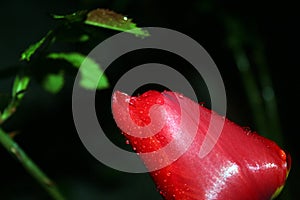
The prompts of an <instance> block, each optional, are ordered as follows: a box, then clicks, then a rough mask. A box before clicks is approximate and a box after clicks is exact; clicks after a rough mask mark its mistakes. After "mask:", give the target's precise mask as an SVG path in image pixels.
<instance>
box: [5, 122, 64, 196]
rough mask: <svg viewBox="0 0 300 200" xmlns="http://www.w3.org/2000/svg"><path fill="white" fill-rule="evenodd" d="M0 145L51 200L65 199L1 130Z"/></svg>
mask: <svg viewBox="0 0 300 200" xmlns="http://www.w3.org/2000/svg"><path fill="white" fill-rule="evenodd" d="M0 143H1V144H2V145H3V146H4V147H5V149H6V150H7V151H8V152H9V153H10V154H12V155H13V156H14V157H15V158H16V159H17V160H18V161H20V163H21V164H22V165H23V167H24V168H25V169H26V170H27V172H28V173H29V174H31V175H32V176H33V177H34V178H35V179H36V180H37V181H38V182H39V184H40V185H41V186H42V187H43V188H44V189H45V190H46V191H47V192H48V193H49V195H50V196H52V198H53V199H55V200H64V199H65V198H64V197H63V195H62V194H61V193H60V192H59V190H58V188H57V187H56V186H55V184H54V182H53V181H52V180H51V179H49V178H48V177H47V175H46V174H45V173H44V172H43V171H42V170H41V169H40V168H39V167H38V166H37V165H36V164H35V163H34V162H33V161H32V160H31V159H30V158H29V157H28V156H27V155H26V153H25V152H24V151H23V150H22V149H21V148H20V147H19V145H18V144H17V143H16V142H15V141H13V139H12V138H11V137H9V136H8V134H7V133H5V132H4V131H3V130H2V129H1V128H0Z"/></svg>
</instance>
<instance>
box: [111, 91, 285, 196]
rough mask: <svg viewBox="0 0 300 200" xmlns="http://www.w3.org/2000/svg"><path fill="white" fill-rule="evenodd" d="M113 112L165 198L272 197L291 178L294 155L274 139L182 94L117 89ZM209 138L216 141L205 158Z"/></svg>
mask: <svg viewBox="0 0 300 200" xmlns="http://www.w3.org/2000/svg"><path fill="white" fill-rule="evenodd" d="M112 111H113V115H114V119H115V121H116V123H117V125H118V126H119V128H120V129H121V130H122V131H123V132H124V135H125V137H126V138H127V139H128V141H129V143H130V144H131V145H132V147H133V149H134V150H135V151H136V152H137V153H139V155H140V156H141V158H142V160H143V161H144V163H145V165H146V166H147V168H148V169H149V171H150V174H151V176H152V177H153V179H154V181H155V183H156V185H157V188H158V190H159V192H160V194H161V195H162V196H163V197H164V198H165V199H180V200H185V199H195V200H212V199H216V200H228V199H231V200H235V199H236V200H241V199H243V200H246V199H249V200H267V199H271V198H272V197H274V195H275V194H278V193H279V192H280V190H281V189H282V188H283V185H284V183H285V181H286V177H287V175H288V171H289V170H290V165H291V159H290V156H289V155H286V154H285V152H284V151H283V150H282V149H280V148H279V147H278V146H277V145H276V144H275V143H274V142H273V141H271V140H269V139H267V138H264V137H262V136H260V135H258V134H256V133H253V132H251V131H249V130H245V129H243V128H242V127H240V126H238V125H236V124H235V123H233V122H231V121H229V120H227V119H225V118H224V117H222V116H220V115H218V114H216V113H215V112H213V111H211V110H209V109H207V108H205V107H203V106H201V105H198V104H197V103H195V102H194V101H192V100H190V99H189V98H187V97H184V96H183V95H181V94H178V93H175V92H168V91H165V92H162V93H159V92H157V91H148V92H146V93H144V94H142V95H140V96H138V97H130V96H128V95H126V94H124V93H121V92H115V93H114V95H113V103H112ZM212 117H213V118H214V119H215V120H214V121H211V119H212ZM221 122H223V123H224V126H223V129H221V132H220V135H219V137H215V136H216V135H218V134H216V133H215V132H217V131H219V130H217V128H216V129H214V124H212V128H211V129H209V125H210V123H221ZM208 130H210V131H208ZM205 138H208V139H209V140H210V141H212V142H213V143H215V144H213V143H212V145H213V148H212V149H211V150H210V151H209V152H207V153H206V155H205V156H204V157H202V156H200V155H199V152H200V149H201V147H202V144H203V141H204V140H205Z"/></svg>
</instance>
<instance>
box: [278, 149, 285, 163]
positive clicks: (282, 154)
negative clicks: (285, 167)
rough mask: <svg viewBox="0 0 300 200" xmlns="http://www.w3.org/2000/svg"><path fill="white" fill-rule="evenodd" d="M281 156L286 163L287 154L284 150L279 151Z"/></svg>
mask: <svg viewBox="0 0 300 200" xmlns="http://www.w3.org/2000/svg"><path fill="white" fill-rule="evenodd" d="M279 156H280V158H281V159H282V160H283V161H286V154H285V152H284V151H283V150H282V149H280V150H279Z"/></svg>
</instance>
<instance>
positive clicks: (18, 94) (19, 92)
mask: <svg viewBox="0 0 300 200" xmlns="http://www.w3.org/2000/svg"><path fill="white" fill-rule="evenodd" d="M29 81H30V78H29V77H28V76H19V75H17V76H16V78H15V80H14V84H13V88H12V98H11V100H10V102H9V103H8V105H7V106H6V107H5V108H4V109H3V112H2V113H0V124H1V123H3V122H4V121H5V120H7V119H8V118H9V117H11V116H12V115H13V114H14V113H15V112H16V110H17V107H18V106H19V104H20V102H21V100H22V99H23V97H24V94H25V91H26V90H27V87H28V85H29Z"/></svg>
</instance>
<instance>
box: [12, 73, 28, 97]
mask: <svg viewBox="0 0 300 200" xmlns="http://www.w3.org/2000/svg"><path fill="white" fill-rule="evenodd" d="M29 81H30V78H29V77H28V76H16V78H15V80H14V84H13V88H12V97H13V98H17V99H22V98H23V96H24V91H25V90H26V89H27V87H28V84H29Z"/></svg>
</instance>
